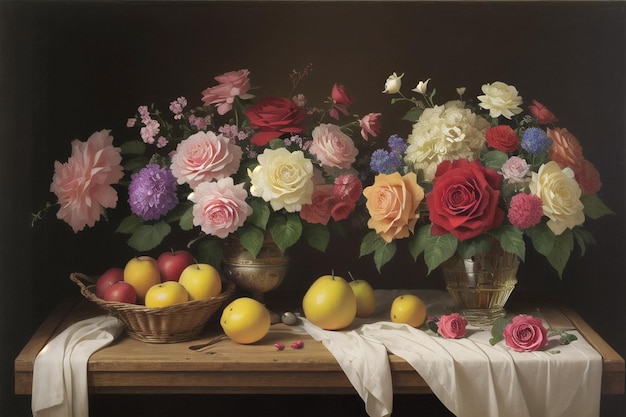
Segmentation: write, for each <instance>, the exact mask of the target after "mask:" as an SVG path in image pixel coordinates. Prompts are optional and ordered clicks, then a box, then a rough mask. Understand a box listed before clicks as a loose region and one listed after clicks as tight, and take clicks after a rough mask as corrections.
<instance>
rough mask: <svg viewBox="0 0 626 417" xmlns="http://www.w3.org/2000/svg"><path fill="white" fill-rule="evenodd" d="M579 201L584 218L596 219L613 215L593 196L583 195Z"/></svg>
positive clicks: (611, 211)
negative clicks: (581, 204) (582, 207)
mask: <svg viewBox="0 0 626 417" xmlns="http://www.w3.org/2000/svg"><path fill="white" fill-rule="evenodd" d="M580 201H581V202H582V203H583V206H584V209H583V211H584V213H585V216H587V217H590V218H592V219H597V218H600V217H602V216H606V215H607V214H615V212H613V210H611V209H610V208H608V207H607V206H606V205H605V204H604V203H603V202H602V200H600V198H598V196H597V195H595V194H585V195H583V196H582V197H580Z"/></svg>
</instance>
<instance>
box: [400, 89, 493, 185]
mask: <svg viewBox="0 0 626 417" xmlns="http://www.w3.org/2000/svg"><path fill="white" fill-rule="evenodd" d="M489 126H490V124H489V122H488V121H487V120H485V119H484V118H482V117H480V116H478V115H477V114H475V113H472V111H471V110H469V109H466V108H465V107H464V106H463V103H462V102H461V101H458V100H456V101H449V102H447V103H446V104H445V105H443V106H435V107H432V108H427V109H425V110H424V112H423V113H422V115H421V116H420V118H419V120H418V121H417V122H416V123H415V124H414V125H413V132H411V134H410V135H409V137H408V139H407V143H408V145H409V146H408V148H407V150H406V153H405V158H404V160H405V162H406V163H407V165H408V166H410V167H412V170H413V171H414V172H416V173H417V172H419V171H422V173H423V179H424V180H425V181H432V179H433V178H434V177H435V172H436V170H437V166H438V165H439V164H440V163H441V162H442V161H445V160H450V161H451V160H455V159H459V158H466V159H468V160H469V161H473V160H474V159H476V158H477V157H478V155H479V154H480V151H481V150H482V148H483V146H484V143H485V132H486V130H487V128H489Z"/></svg>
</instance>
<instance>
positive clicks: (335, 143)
mask: <svg viewBox="0 0 626 417" xmlns="http://www.w3.org/2000/svg"><path fill="white" fill-rule="evenodd" d="M311 136H312V137H313V142H312V143H311V148H310V151H311V153H312V154H313V155H315V156H316V157H317V159H318V160H319V161H320V162H321V164H322V165H324V166H326V167H335V168H343V169H348V168H350V166H351V165H352V164H353V163H354V161H355V160H356V156H357V155H358V153H359V151H358V149H357V148H356V147H355V146H354V142H353V141H352V139H351V138H350V137H349V136H348V135H346V134H345V133H343V132H342V131H341V129H340V128H339V126H336V125H333V124H324V123H322V124H320V125H319V126H317V127H316V128H315V129H313V132H312V134H311Z"/></svg>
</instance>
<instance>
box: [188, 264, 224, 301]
mask: <svg viewBox="0 0 626 417" xmlns="http://www.w3.org/2000/svg"><path fill="white" fill-rule="evenodd" d="M178 282H179V283H180V284H181V285H182V286H183V287H185V289H186V290H187V292H188V293H189V299H190V300H201V299H203V298H209V297H215V296H218V295H219V294H220V293H221V292H222V279H221V277H220V273H219V271H218V270H217V269H215V268H214V267H212V266H211V265H209V264H191V265H189V266H188V267H186V268H185V269H183V272H182V273H181V274H180V278H179V279H178Z"/></svg>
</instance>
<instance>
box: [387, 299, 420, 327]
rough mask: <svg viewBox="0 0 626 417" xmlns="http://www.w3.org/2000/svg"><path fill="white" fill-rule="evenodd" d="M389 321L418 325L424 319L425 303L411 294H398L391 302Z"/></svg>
mask: <svg viewBox="0 0 626 417" xmlns="http://www.w3.org/2000/svg"><path fill="white" fill-rule="evenodd" d="M390 316H391V321H392V322H394V323H406V324H408V325H409V326H412V327H420V326H421V325H422V324H424V321H426V304H424V302H423V301H422V300H421V299H420V298H419V297H417V296H415V295H413V294H404V295H399V296H398V297H396V298H395V299H394V300H393V303H391V312H390Z"/></svg>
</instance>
